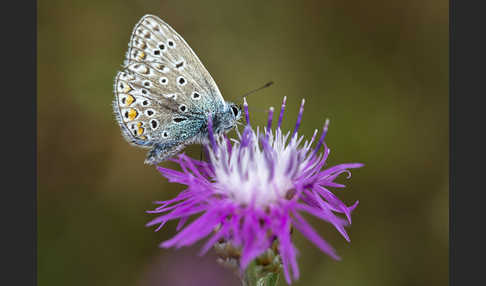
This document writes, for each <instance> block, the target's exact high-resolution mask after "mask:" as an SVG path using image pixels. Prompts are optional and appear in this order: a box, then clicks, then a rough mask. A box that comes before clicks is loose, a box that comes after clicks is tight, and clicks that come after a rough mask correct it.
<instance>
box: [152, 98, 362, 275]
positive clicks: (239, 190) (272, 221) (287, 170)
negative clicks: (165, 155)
mask: <svg viewBox="0 0 486 286" xmlns="http://www.w3.org/2000/svg"><path fill="white" fill-rule="evenodd" d="M303 106H304V101H302V105H301V107H300V112H299V115H298V118H297V122H296V124H295V128H294V130H293V132H292V133H290V132H287V133H283V132H282V131H281V129H280V126H281V123H282V120H283V114H284V110H285V98H284V101H283V104H282V108H281V111H280V115H279V118H278V123H277V128H276V129H275V130H272V129H271V127H272V120H273V108H270V110H269V117H268V123H267V126H266V127H265V128H263V129H261V128H256V129H253V128H252V127H251V125H250V124H249V112H248V105H247V103H246V100H245V103H244V111H245V115H246V121H247V124H246V126H245V127H244V130H243V131H242V132H241V133H240V132H237V134H238V138H237V139H231V140H230V139H228V138H227V137H226V136H222V135H213V132H212V122H211V118H210V119H209V123H208V125H209V126H208V129H209V134H210V135H209V143H208V146H207V149H206V150H207V157H208V161H207V162H206V161H200V160H195V159H192V158H190V157H188V156H187V155H185V154H181V155H179V156H178V157H177V158H175V159H173V161H175V162H177V163H178V164H179V165H180V167H181V169H182V171H177V170H173V169H168V168H163V167H158V170H159V171H160V172H161V173H162V175H164V176H165V177H166V178H167V179H168V180H169V181H170V182H177V183H180V184H183V185H186V186H187V188H186V189H185V190H184V191H182V192H181V193H179V195H178V196H177V197H175V198H174V199H171V200H168V201H162V202H156V203H157V204H159V206H158V207H157V208H156V209H155V210H153V211H149V212H150V213H157V214H162V215H160V216H159V217H157V218H155V219H154V220H152V221H151V222H149V223H148V224H147V225H148V226H152V225H159V226H158V228H157V230H159V229H160V228H161V227H162V226H163V225H164V224H165V223H166V222H168V221H170V220H176V219H179V224H178V226H177V231H178V233H177V234H176V235H175V236H174V237H173V238H172V239H170V240H167V241H165V242H163V243H162V244H161V247H165V248H168V247H182V246H188V245H191V244H194V243H195V242H197V241H199V240H201V239H203V238H206V237H208V239H207V241H206V242H205V244H204V246H203V247H202V250H201V254H204V253H206V252H207V251H208V250H209V249H211V247H213V246H215V245H216V244H218V243H220V242H222V241H223V242H226V243H229V244H230V245H231V246H232V247H234V248H235V249H238V250H239V253H238V256H237V257H238V261H237V262H238V265H239V267H240V269H241V270H243V269H245V268H246V267H247V266H248V264H249V263H250V262H251V261H252V260H254V259H255V258H257V257H258V256H260V255H262V254H263V253H264V252H265V251H267V250H268V249H270V248H272V247H275V245H276V251H277V254H278V256H279V259H280V261H281V264H282V266H283V272H284V275H285V278H286V280H287V282H288V283H291V281H292V276H293V278H294V279H298V277H299V269H298V265H297V260H296V255H297V249H296V248H295V246H294V244H293V243H292V237H291V235H292V229H296V230H297V231H299V232H300V233H301V234H302V235H303V236H305V237H306V238H307V239H308V240H309V241H310V242H312V243H313V244H315V245H316V246H317V247H318V248H319V249H320V250H321V251H323V252H324V253H326V254H328V255H329V256H330V257H332V258H334V259H339V257H338V255H337V254H336V252H335V250H334V249H333V248H332V247H331V246H330V245H329V244H328V243H327V242H326V241H325V240H324V239H323V238H322V237H321V236H320V235H319V234H318V233H317V232H316V231H315V230H314V228H313V227H312V226H311V225H310V224H309V223H308V222H307V221H306V220H305V219H304V217H303V216H302V213H307V214H309V215H312V216H314V217H317V218H319V219H321V220H323V221H326V222H328V223H330V224H332V225H333V226H334V227H335V228H336V229H337V231H338V232H339V233H340V234H341V235H342V236H343V237H344V238H345V239H346V240H347V241H349V237H348V234H347V233H346V230H345V226H347V225H349V224H351V212H352V211H353V210H354V209H355V208H356V206H357V205H358V201H356V202H355V203H354V204H352V205H351V206H347V205H346V204H344V203H343V202H342V201H341V200H340V199H339V198H337V197H336V196H335V195H334V194H333V193H332V192H331V190H330V188H343V187H344V185H342V184H340V183H337V182H335V181H334V180H335V179H336V178H337V177H338V176H339V175H340V174H342V173H345V174H346V175H347V177H348V178H349V177H350V175H351V173H350V171H349V169H352V168H358V167H361V166H363V165H362V164H359V163H349V164H340V165H336V166H332V167H327V168H325V164H326V159H327V158H328V156H329V153H330V149H329V148H328V147H327V145H326V144H325V142H324V139H325V136H326V133H327V130H328V123H329V122H328V121H327V120H326V122H325V124H324V127H323V128H322V132H321V134H320V136H319V138H318V137H317V136H318V132H317V130H316V131H315V132H314V135H313V136H312V138H311V139H310V140H307V141H304V137H303V136H299V135H298V129H299V126H300V123H301V119H302V114H303ZM321 149H322V152H321ZM195 215H199V217H197V218H195V219H194V220H193V221H192V222H191V223H190V224H188V225H187V226H185V223H186V221H187V220H188V219H189V218H190V217H192V216H195ZM184 226H185V227H184ZM291 273H292V274H293V275H291Z"/></svg>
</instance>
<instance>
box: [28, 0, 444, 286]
mask: <svg viewBox="0 0 486 286" xmlns="http://www.w3.org/2000/svg"><path fill="white" fill-rule="evenodd" d="M146 13H152V14H155V15H158V16H159V17H161V18H162V19H164V20H165V21H166V22H167V23H169V24H170V25H171V26H172V27H173V28H174V29H175V30H176V31H178V32H179V33H180V34H181V35H182V36H183V37H184V38H185V39H186V41H187V42H188V43H189V44H190V45H191V47H192V48H193V49H194V51H195V52H196V53H197V55H198V56H199V58H200V59H201V60H202V62H203V63H204V65H205V66H206V68H207V69H208V70H209V71H210V73H211V75H212V76H213V78H214V79H215V80H216V82H217V83H218V85H219V88H220V90H221V92H222V93H223V96H224V97H225V98H226V99H227V100H233V101H241V98H240V96H241V95H242V94H243V93H244V92H246V91H248V90H251V89H254V88H256V87H258V86H260V85H261V84H263V83H265V82H267V81H269V80H273V81H275V85H273V86H272V87H271V88H268V89H265V90H264V91H261V92H259V93H257V94H254V95H252V96H250V97H249V99H248V101H249V103H250V108H251V110H252V120H253V122H255V123H259V124H263V123H264V118H265V117H266V114H265V112H264V111H263V110H264V109H266V108H267V107H269V106H278V105H279V104H280V101H281V99H282V97H283V96H287V97H288V102H289V103H288V105H287V106H288V111H287V113H286V114H287V116H286V119H285V122H284V128H285V129H288V128H291V126H292V125H293V124H294V122H295V118H296V114H297V111H298V104H299V102H300V100H301V99H302V98H306V100H307V105H306V106H305V113H304V118H303V124H302V132H303V133H304V134H306V135H307V136H310V135H312V132H313V130H314V129H315V128H320V127H321V126H322V123H323V122H324V119H325V118H330V119H331V125H330V130H329V133H328V137H327V142H328V145H329V147H330V148H331V149H332V152H331V156H330V159H329V163H330V164H337V163H344V162H363V163H365V164H366V166H365V167H364V168H362V169H358V170H355V171H354V172H353V178H352V179H351V180H349V181H346V180H345V178H344V176H343V177H342V178H341V181H342V182H345V184H347V186H348V188H346V189H345V190H344V191H337V195H338V196H339V197H340V198H342V199H343V200H344V201H345V202H346V203H347V204H351V203H352V202H354V201H355V200H357V199H359V200H360V205H359V206H358V208H357V209H356V211H355V213H354V217H353V225H352V226H351V228H350V229H349V232H350V237H351V243H347V242H346V241H345V240H344V239H343V238H342V237H341V236H340V235H339V233H338V232H337V231H336V230H334V229H333V228H332V227H331V226H330V225H328V224H326V223H324V222H321V221H317V220H312V219H311V220H310V221H311V223H312V224H313V226H315V227H316V229H318V231H319V233H320V234H321V235H322V236H323V237H325V239H326V240H328V241H329V242H330V243H332V245H333V246H334V247H335V248H336V250H337V251H338V253H339V255H341V257H342V261H341V262H335V261H333V260H331V259H330V258H329V257H327V256H325V255H324V254H322V253H320V252H319V250H318V249H317V248H316V247H314V246H313V245H312V244H311V243H309V242H307V241H306V240H305V239H304V238H303V237H302V236H301V235H299V234H296V236H295V243H296V245H297V247H298V249H299V250H300V256H299V260H298V263H299V266H300V268H301V279H300V280H299V281H298V282H296V283H295V284H294V285H334V286H338V285H373V286H380V285H387V286H389V285H447V284H448V280H449V279H448V264H449V258H448V162H449V153H448V149H449V143H448V136H449V130H448V121H449V117H448V54H449V50H448V31H449V28H448V1H437V0H411V1H394V0H368V1H346V0H344V1H343V0H323V1H212V0H206V1H180V0H179V1H175V0H174V1H155V0H153V1H152V0H133V1H114V0H109V1H94V0H79V1H74V0H69V1H65V0H51V1H39V3H38V150H39V155H38V156H39V161H38V162H39V168H38V170H39V181H38V182H39V184H38V186H39V188H38V191H39V192H38V282H39V285H41V286H43V285H137V286H144V285H238V283H237V280H236V279H235V278H234V277H233V276H232V274H231V273H228V272H227V271H226V270H225V269H223V268H221V267H220V266H219V265H218V264H216V263H215V262H214V257H212V256H211V255H212V254H210V255H208V256H205V257H201V258H200V257H197V256H196V254H197V251H198V246H194V247H191V248H184V249H181V250H177V251H175V250H164V249H160V248H158V247H157V246H158V243H159V242H160V241H162V240H165V239H167V238H169V237H171V236H172V235H174V234H175V225H176V224H175V223H169V224H168V225H166V227H165V228H164V229H163V230H162V231H160V232H158V233H154V232H153V228H145V227H144V224H145V223H146V222H147V221H148V220H150V219H151V218H152V217H153V216H151V215H148V214H146V213H145V210H149V209H152V208H153V204H152V201H154V200H164V199H168V198H170V197H173V196H175V195H176V194H177V192H178V191H180V190H182V186H180V185H175V184H168V183H167V181H166V180H165V179H164V178H163V177H162V176H161V175H160V174H159V173H158V172H157V171H156V170H155V168H153V167H149V166H146V165H144V164H143V160H144V158H145V151H144V150H139V149H137V148H135V147H132V146H130V145H129V144H128V143H126V142H125V141H124V139H123V138H122V136H121V133H120V129H119V127H118V125H117V123H116V122H115V120H114V116H113V114H112V108H111V101H112V98H113V93H112V86H113V79H114V76H115V74H116V72H117V71H118V70H119V69H120V67H121V64H122V62H123V59H124V55H125V52H126V50H127V44H128V40H129V37H130V33H131V31H132V28H133V26H134V25H135V23H136V22H137V21H138V20H139V18H140V17H141V16H143V15H144V14H146ZM186 152H187V153H189V154H191V155H193V156H199V152H200V149H199V148H198V147H197V146H194V147H191V148H189V149H186ZM164 165H170V164H167V163H164ZM281 285H285V283H284V279H281Z"/></svg>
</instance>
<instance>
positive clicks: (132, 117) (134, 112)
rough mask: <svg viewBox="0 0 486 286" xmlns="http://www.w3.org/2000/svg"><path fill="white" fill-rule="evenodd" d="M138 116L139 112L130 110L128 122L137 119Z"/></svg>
mask: <svg viewBox="0 0 486 286" xmlns="http://www.w3.org/2000/svg"><path fill="white" fill-rule="evenodd" d="M137 115H138V112H137V111H136V110H135V109H133V108H130V110H128V120H133V119H135V117H137Z"/></svg>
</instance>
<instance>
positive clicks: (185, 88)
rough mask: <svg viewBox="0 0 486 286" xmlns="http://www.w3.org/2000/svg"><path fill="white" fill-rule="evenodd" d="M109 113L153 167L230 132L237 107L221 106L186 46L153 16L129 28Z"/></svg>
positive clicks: (219, 97)
mask: <svg viewBox="0 0 486 286" xmlns="http://www.w3.org/2000/svg"><path fill="white" fill-rule="evenodd" d="M114 95H115V99H114V100H113V110H114V113H115V118H116V120H117V122H118V123H119V125H120V128H121V131H122V134H123V137H124V138H125V139H126V140H127V141H128V142H129V143H131V144H132V145H135V146H138V147H142V148H146V149H150V150H149V151H148V153H147V158H146V159H145V163H146V164H150V165H154V164H158V163H160V162H162V161H164V160H167V159H168V158H170V157H172V156H174V155H176V154H178V153H179V152H181V150H182V149H184V147H185V146H187V145H189V144H196V143H199V144H203V143H205V142H207V140H208V117H211V119H212V122H213V130H214V132H215V133H217V134H222V133H225V132H228V131H230V130H231V129H233V128H234V127H235V126H236V124H237V122H238V120H239V119H240V118H241V108H240V107H239V106H238V105H236V104H234V103H232V102H228V101H225V100H224V99H223V96H222V95H221V92H220V91H219V89H218V86H217V85H216V83H215V81H214V80H213V78H212V77H211V75H210V74H209V72H208V71H207V70H206V68H205V67H204V66H203V64H202V63H201V61H200V60H199V58H198V57H197V56H196V54H195V53H194V51H193V50H192V49H191V48H190V47H189V45H188V44H187V43H186V41H185V40H184V39H183V38H182V37H181V36H180V35H179V34H178V33H177V32H176V31H175V30H174V29H172V28H171V27H170V26H169V25H168V24H166V23H165V22H164V21H162V20H161V19H160V18H159V17H157V16H153V15H145V16H143V17H142V18H141V19H140V21H139V22H138V23H137V24H136V25H135V28H134V29H133V32H132V35H131V38H130V42H129V44H128V52H127V54H126V58H125V61H124V64H123V69H122V70H121V71H119V72H118V73H117V75H116V77H115V84H114Z"/></svg>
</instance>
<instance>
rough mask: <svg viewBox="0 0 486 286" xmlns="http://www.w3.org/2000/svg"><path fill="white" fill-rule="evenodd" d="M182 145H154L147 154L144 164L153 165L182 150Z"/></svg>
mask: <svg viewBox="0 0 486 286" xmlns="http://www.w3.org/2000/svg"><path fill="white" fill-rule="evenodd" d="M184 147H185V145H184V144H183V143H179V142H177V143H163V144H155V145H154V147H153V148H152V149H151V150H150V151H149V152H148V153H147V158H146V159H145V164H149V165H155V164H158V163H160V162H162V161H165V160H167V159H169V158H170V157H172V156H174V155H176V154H177V153H179V152H180V151H181V150H182V149H184Z"/></svg>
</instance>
